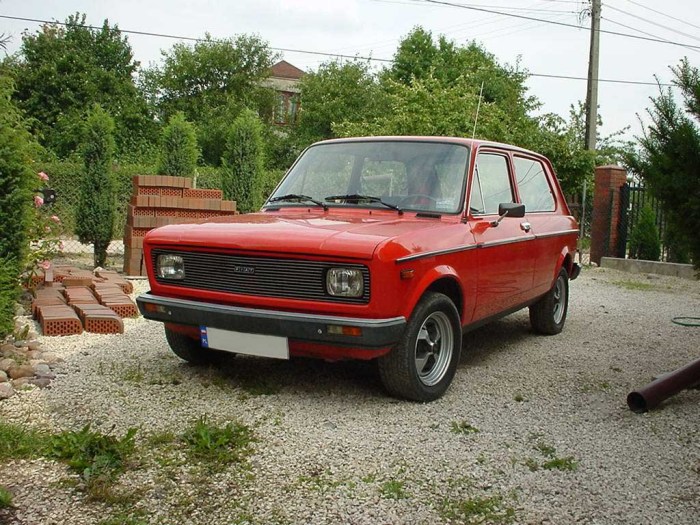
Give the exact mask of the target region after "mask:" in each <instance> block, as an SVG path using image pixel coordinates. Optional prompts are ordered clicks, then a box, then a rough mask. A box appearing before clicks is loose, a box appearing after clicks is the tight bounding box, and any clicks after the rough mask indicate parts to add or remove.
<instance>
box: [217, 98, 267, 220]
mask: <svg viewBox="0 0 700 525" xmlns="http://www.w3.org/2000/svg"><path fill="white" fill-rule="evenodd" d="M222 164H223V166H224V173H223V177H222V186H223V188H222V189H223V191H224V198H226V199H233V200H235V201H236V203H237V204H236V207H237V209H238V210H239V211H240V212H241V213H247V212H251V211H254V210H256V209H257V208H259V207H260V205H261V202H260V201H261V192H262V177H263V142H262V124H261V123H260V119H259V118H258V117H257V116H256V115H255V113H254V112H252V111H250V110H246V111H244V112H243V113H242V114H241V115H240V116H239V117H238V118H237V119H236V120H235V121H234V122H233V124H232V125H231V129H230V131H229V135H228V140H227V142H226V150H225V152H224V157H223V159H222Z"/></svg>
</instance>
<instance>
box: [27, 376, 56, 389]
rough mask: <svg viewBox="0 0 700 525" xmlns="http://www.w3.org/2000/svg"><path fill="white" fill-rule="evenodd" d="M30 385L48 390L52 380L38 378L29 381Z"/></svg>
mask: <svg viewBox="0 0 700 525" xmlns="http://www.w3.org/2000/svg"><path fill="white" fill-rule="evenodd" d="M29 384H32V385H34V386H38V387H39V388H46V387H47V386H49V385H50V384H51V379H49V378H48V377H36V378H31V379H29Z"/></svg>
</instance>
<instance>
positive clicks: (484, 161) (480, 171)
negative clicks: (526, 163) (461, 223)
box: [469, 153, 513, 214]
mask: <svg viewBox="0 0 700 525" xmlns="http://www.w3.org/2000/svg"><path fill="white" fill-rule="evenodd" d="M503 202H513V191H512V189H511V186H510V177H509V176H508V159H507V158H506V157H504V156H503V155H497V154H493V153H479V155H478V156H477V158H476V169H475V171H474V180H473V181H472V195H471V200H470V201H469V206H470V207H471V210H472V213H477V214H495V213H498V205H499V204H501V203H503Z"/></svg>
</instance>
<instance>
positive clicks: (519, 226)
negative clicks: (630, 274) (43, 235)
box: [138, 137, 580, 401]
mask: <svg viewBox="0 0 700 525" xmlns="http://www.w3.org/2000/svg"><path fill="white" fill-rule="evenodd" d="M577 234H578V227H577V223H576V221H575V220H574V218H573V217H572V216H571V214H570V212H569V209H568V207H567V205H566V202H565V200H564V197H563V196H562V192H561V189H560V187H559V184H558V182H557V179H556V176H555V174H554V171H553V169H552V165H551V163H550V162H549V161H548V160H547V159H546V158H545V157H543V156H541V155H538V154H536V153H533V152H531V151H527V150H524V149H520V148H517V147H514V146H508V145H504V144H497V143H492V142H483V141H477V140H467V139H461V138H442V137H367V138H352V139H341V140H330V141H324V142H320V143H317V144H314V145H312V146H311V147H309V148H307V149H306V150H305V151H304V152H303V153H302V155H301V156H300V157H299V159H298V160H297V161H296V162H295V163H294V165H293V166H292V168H291V169H290V170H289V172H288V173H287V175H286V176H285V177H284V179H283V180H282V182H281V183H280V184H279V186H278V187H277V189H276V190H275V192H274V193H273V195H272V196H271V197H270V198H269V199H268V200H267V202H266V203H265V205H264V206H263V207H262V210H261V211H259V212H257V213H252V214H247V215H237V216H233V217H226V218H219V219H212V220H208V221H206V222H200V223H197V224H186V225H182V224H180V225H171V226H165V227H161V228H157V229H155V230H152V231H150V232H149V233H148V234H147V236H146V238H145V240H144V257H145V259H146V261H147V265H148V277H149V280H150V286H151V291H150V292H148V293H146V294H143V295H141V296H140V297H139V298H138V304H139V308H140V310H141V312H142V313H143V315H144V316H145V317H147V318H149V319H154V320H157V321H162V322H164V323H165V334H166V336H167V340H168V343H169V344H170V347H171V348H172V350H173V351H174V352H175V354H177V355H178V356H179V357H181V358H183V359H185V360H186V361H189V362H191V363H207V362H211V361H212V360H213V359H214V358H216V357H218V356H219V355H220V354H221V353H222V352H229V353H240V354H251V355H257V356H267V357H272V358H280V359H288V358H289V357H290V356H311V357H317V358H322V359H328V360H337V359H348V358H349V359H376V360H377V362H378V367H379V371H380V375H381V379H382V382H383V384H384V386H385V387H386V389H387V390H388V392H389V393H390V394H392V395H395V396H399V397H403V398H407V399H412V400H416V401H431V400H434V399H437V398H439V397H440V396H441V395H442V394H443V393H444V392H445V391H446V390H447V388H448V387H449V385H450V383H451V381H452V379H453V377H454V374H455V371H456V368H457V364H458V362H459V358H460V350H461V347H462V336H463V334H464V333H465V332H467V331H468V330H471V329H473V328H475V327H478V326H481V325H483V324H485V323H487V322H489V321H491V320H493V319H496V318H499V317H502V316H504V315H507V314H510V313H512V312H515V311H516V310H519V309H521V308H524V307H529V308H530V320H531V324H532V327H533V329H534V331H535V332H538V333H543V334H556V333H559V332H560V331H561V330H562V328H563V326H564V322H565V320H566V312H567V305H568V298H569V293H568V292H569V280H570V279H575V278H576V277H577V275H578V273H579V271H580V267H579V265H578V264H576V263H575V262H574V253H575V249H576V241H577Z"/></svg>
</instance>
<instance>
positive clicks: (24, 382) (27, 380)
mask: <svg viewBox="0 0 700 525" xmlns="http://www.w3.org/2000/svg"><path fill="white" fill-rule="evenodd" d="M12 386H13V387H14V388H15V390H22V389H24V388H25V387H27V386H30V387H33V386H34V385H33V384H32V378H31V377H20V378H19V379H15V380H14V381H12Z"/></svg>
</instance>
